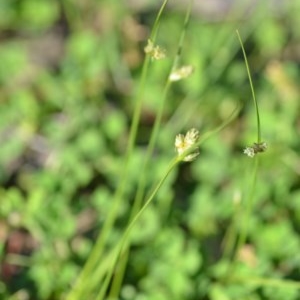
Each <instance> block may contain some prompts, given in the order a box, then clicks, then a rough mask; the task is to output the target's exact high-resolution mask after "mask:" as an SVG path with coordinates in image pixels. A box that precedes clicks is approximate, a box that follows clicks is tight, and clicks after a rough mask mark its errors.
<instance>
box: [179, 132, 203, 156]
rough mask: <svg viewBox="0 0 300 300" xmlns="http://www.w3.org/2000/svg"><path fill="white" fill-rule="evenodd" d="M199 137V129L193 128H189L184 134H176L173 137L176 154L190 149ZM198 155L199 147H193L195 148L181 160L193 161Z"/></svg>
mask: <svg viewBox="0 0 300 300" xmlns="http://www.w3.org/2000/svg"><path fill="white" fill-rule="evenodd" d="M198 139H199V131H198V130H197V129H195V128H192V129H190V130H189V131H188V132H187V133H186V135H185V136H184V135H183V134H177V135H176V138H175V149H176V151H177V154H178V156H180V155H182V154H183V153H184V152H185V151H187V150H188V149H191V148H192V147H193V146H194V145H195V144H196V142H197V141H198ZM198 155H199V149H198V148H195V150H194V151H193V152H192V153H190V154H188V155H186V156H185V157H184V158H183V161H193V160H194V159H195V158H196V157H197V156H198Z"/></svg>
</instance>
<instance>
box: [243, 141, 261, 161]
mask: <svg viewBox="0 0 300 300" xmlns="http://www.w3.org/2000/svg"><path fill="white" fill-rule="evenodd" d="M266 150H267V143H266V142H261V143H254V144H253V145H252V146H251V147H246V148H245V149H244V153H245V154H246V155H248V156H249V157H254V156H255V155H256V154H257V153H260V152H265V151H266Z"/></svg>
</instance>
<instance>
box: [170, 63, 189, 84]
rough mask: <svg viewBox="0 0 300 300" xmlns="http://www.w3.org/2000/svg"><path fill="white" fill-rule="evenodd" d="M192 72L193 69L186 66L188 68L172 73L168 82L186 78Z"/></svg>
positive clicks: (184, 67) (183, 67)
mask: <svg viewBox="0 0 300 300" xmlns="http://www.w3.org/2000/svg"><path fill="white" fill-rule="evenodd" d="M193 72H194V67H192V66H190V65H188V66H182V67H181V68H179V69H177V70H175V71H173V72H172V73H171V74H170V76H169V80H170V81H178V80H181V79H183V78H187V77H188V76H190V75H191V74H192V73H193Z"/></svg>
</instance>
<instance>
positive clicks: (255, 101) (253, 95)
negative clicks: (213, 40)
mask: <svg viewBox="0 0 300 300" xmlns="http://www.w3.org/2000/svg"><path fill="white" fill-rule="evenodd" d="M236 34H237V36H238V39H239V42H240V44H241V48H242V51H243V55H244V60H245V65H246V69H247V74H248V78H249V82H250V88H251V92H252V98H253V102H254V106H255V111H256V119H257V143H260V142H261V130H260V118H259V109H258V104H257V100H256V97H255V92H254V87H253V83H252V78H251V73H250V68H249V65H248V60H247V55H246V52H245V49H244V45H243V42H242V39H241V36H240V34H239V31H238V30H236Z"/></svg>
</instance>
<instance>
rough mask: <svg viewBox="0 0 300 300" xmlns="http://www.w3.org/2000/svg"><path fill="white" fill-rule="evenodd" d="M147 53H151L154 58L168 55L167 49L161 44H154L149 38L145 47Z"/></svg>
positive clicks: (157, 58)
mask: <svg viewBox="0 0 300 300" xmlns="http://www.w3.org/2000/svg"><path fill="white" fill-rule="evenodd" d="M144 51H145V53H146V54H148V55H150V57H151V58H152V59H155V60H159V59H163V58H165V57H166V51H165V50H164V49H162V48H161V47H160V46H158V45H156V46H154V44H153V42H152V41H151V40H150V39H149V40H148V43H147V45H146V46H145V48H144Z"/></svg>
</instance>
